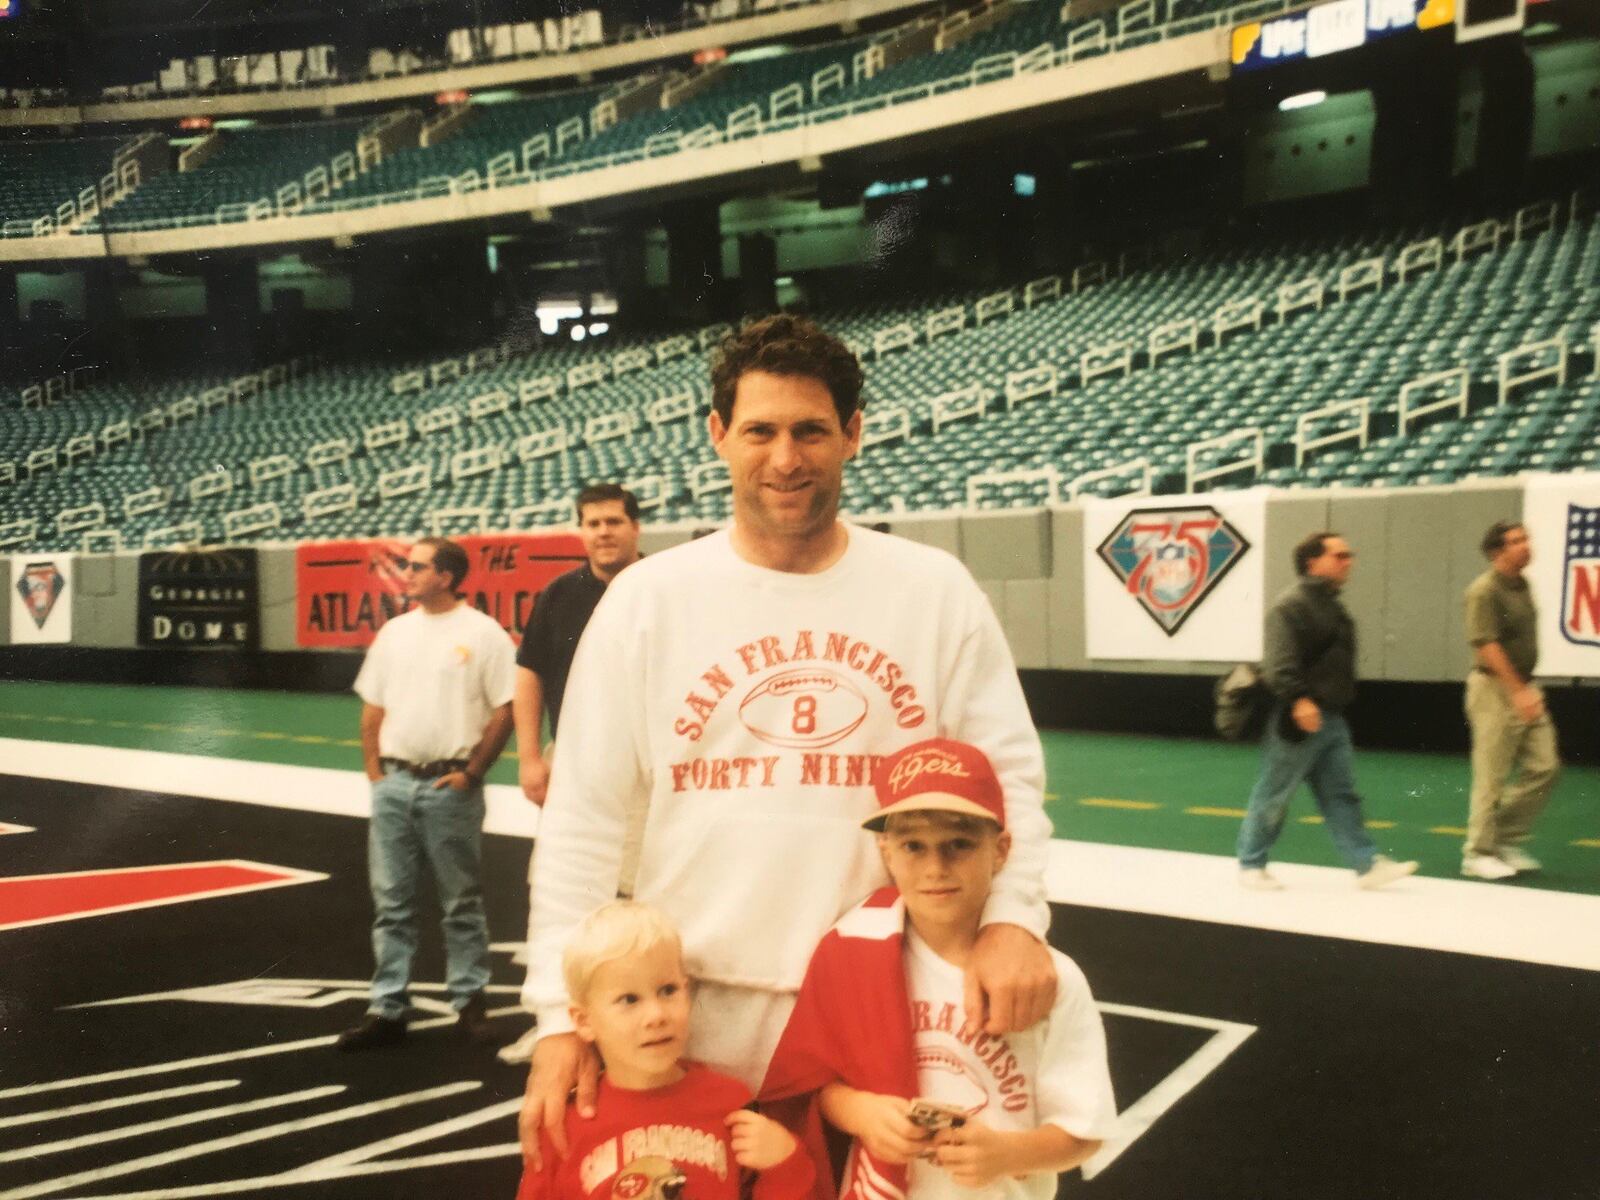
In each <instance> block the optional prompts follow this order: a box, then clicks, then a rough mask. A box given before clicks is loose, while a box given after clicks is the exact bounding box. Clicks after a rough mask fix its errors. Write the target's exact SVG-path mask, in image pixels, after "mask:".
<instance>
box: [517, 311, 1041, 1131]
mask: <svg viewBox="0 0 1600 1200" xmlns="http://www.w3.org/2000/svg"><path fill="white" fill-rule="evenodd" d="M861 384H862V377H861V369H860V366H859V364H858V363H857V362H856V359H855V356H854V355H853V354H852V353H851V352H850V350H849V349H848V348H847V347H846V346H845V345H844V344H843V343H842V342H840V341H839V340H838V339H836V338H833V337H831V336H830V335H828V334H826V333H824V332H823V331H822V330H820V329H818V328H817V327H816V326H815V325H813V324H812V323H811V322H809V321H807V320H805V319H803V318H799V317H793V316H789V315H783V314H780V315H778V316H774V317H768V318H766V319H764V320H761V321H757V322H754V323H752V324H749V325H747V326H745V327H744V328H743V329H742V330H740V331H739V333H737V334H735V335H732V336H730V337H729V338H728V339H727V340H726V341H725V342H724V343H723V345H722V347H721V351H720V353H719V356H718V359H717V362H716V363H715V365H714V366H713V368H712V407H713V411H712V413H711V416H710V418H709V429H710V436H711V442H712V445H713V446H714V447H715V449H716V452H717V454H718V455H719V456H720V457H721V458H722V459H723V460H724V461H725V462H726V463H727V464H728V467H729V471H730V473H731V476H732V481H733V524H732V527H731V528H730V529H728V530H726V531H723V532H720V533H717V534H714V535H712V536H709V537H705V538H702V539H700V540H698V541H695V542H691V543H689V544H687V545H684V546H680V547H677V548H675V549H672V550H669V551H667V552H665V553H661V554H657V555H653V556H651V557H650V558H647V559H645V560H643V561H641V562H639V563H637V564H635V565H634V566H632V567H630V568H629V569H628V570H627V571H626V572H624V573H623V574H622V575H620V576H619V577H618V578H617V580H616V581H615V582H614V583H613V584H612V585H611V586H610V587H609V588H608V589H607V591H606V594H605V596H604V598H603V599H602V600H601V602H600V604H599V607H598V608H597V609H596V610H595V613H594V616H593V618H592V619H591V621H590V623H589V626H588V628H587V630H586V631H585V633H584V637H583V640H582V642H581V643H580V644H579V647H578V653H577V657H576V660H575V661H574V663H573V668H572V675H571V677H570V679H569V681H568V685H567V692H566V697H565V700H564V704H563V709H562V722H561V738H562V746H561V754H560V755H559V756H558V758H557V760H556V765H555V770H554V773H553V775H552V778H551V781H550V789H549V797H548V800H547V802H546V805H545V809H544V814H543V817H542V819H541V825H540V830H539V836H538V839H537V841H536V846H535V854H536V858H535V867H534V875H533V878H534V884H533V894H532V900H531V904H532V918H531V922H530V928H531V934H530V944H529V953H528V961H529V968H528V978H527V983H526V985H525V987H524V989H523V1003H524V1004H525V1005H526V1006H527V1007H529V1008H531V1009H532V1010H533V1011H534V1013H535V1014H536V1016H537V1018H538V1030H539V1035H540V1040H539V1042H538V1044H537V1046H536V1048H535V1051H534V1057H533V1067H532V1071H531V1072H530V1075H529V1080H528V1089H527V1095H526V1097H525V1100H524V1103H523V1108H522V1118H521V1122H520V1127H521V1134H522V1145H523V1153H524V1155H525V1156H526V1157H527V1158H528V1159H529V1160H530V1161H536V1160H537V1159H538V1155H539V1151H538V1132H539V1130H540V1129H541V1128H544V1129H547V1130H549V1132H550V1134H551V1136H552V1139H553V1140H554V1141H555V1143H556V1145H557V1147H558V1149H564V1148H563V1147H561V1144H560V1143H561V1140H562V1138H561V1134H562V1132H563V1124H562V1113H563V1111H564V1110H565V1108H566V1106H567V1103H568V1097H569V1095H571V1094H572V1091H573V1089H574V1088H576V1089H577V1090H576V1096H575V1098H574V1100H573V1103H575V1104H576V1105H577V1108H578V1111H579V1113H580V1115H583V1116H587V1115H590V1114H592V1112H593V1109H594V1097H595V1077H596V1071H597V1063H596V1061H595V1059H594V1056H593V1053H592V1051H591V1050H589V1049H587V1048H586V1047H585V1046H584V1044H583V1043H581V1042H580V1041H579V1040H578V1038H577V1036H576V1035H575V1034H574V1033H573V1032H572V1023H571V1020H570V1018H569V1017H568V1014H567V1007H568V998H567V996H566V994H565V990H564V988H563V986H562V982H561V969H560V963H561V951H562V948H563V946H564V945H565V943H566V941H567V939H568V937H569V936H570V934H571V933H572V931H573V930H574V929H575V928H576V927H577V925H578V923H579V922H580V921H581V920H582V919H583V918H584V917H585V916H586V915H587V914H588V913H589V912H590V911H592V910H593V909H595V908H597V907H598V906H599V905H601V904H603V903H606V902H607V901H609V900H611V899H612V898H613V897H614V896H615V895H616V890H617V881H618V875H619V870H620V866H621V858H622V849H623V842H624V832H625V830H626V828H627V821H628V816H629V813H630V811H631V810H633V809H636V808H637V807H638V806H639V805H645V806H647V817H646V824H645V832H644V845H643V850H642V854H641V861H640V863H639V868H638V873H637V877H636V879H635V885H634V895H635V897H636V898H638V899H640V900H643V901H646V902H648V903H651V904H654V905H656V906H658V907H660V908H661V909H662V910H664V911H665V912H666V913H667V914H668V915H669V916H671V917H672V918H673V920H674V922H675V923H676V924H677V925H678V927H679V928H680V929H681V931H682V933H683V940H684V951H685V955H686V960H687V962H688V963H689V964H690V969H691V971H692V973H693V976H694V980H695V997H694V1001H695V1007H694V1013H693V1019H692V1021H691V1041H690V1045H689V1055H690V1057H691V1058H694V1059H696V1060H698V1061H700V1062H703V1063H705V1064H707V1065H708V1066H711V1067H714V1068H715V1069H717V1070H721V1071H724V1072H727V1073H729V1074H731V1075H734V1076H736V1077H738V1078H740V1079H743V1080H744V1081H745V1082H746V1083H747V1084H749V1085H750V1086H751V1087H752V1088H753V1087H756V1086H758V1085H759V1083H760V1081H761V1078H762V1076H763V1074H764V1073H765V1070H766V1066H767V1062H768V1060H769V1059H770V1058H771V1055H772V1051H773V1048H774V1047H775V1045H776V1044H777V1040H778V1038H779V1036H780V1035H781V1033H782V1032H783V1028H784V1024H785V1022H786V1021H787V1019H788V1015H789V1012H790V1010H791V1009H792V1008H793V1005H794V998H795V994H796V992H797V991H798V989H799V986H800V982H801V979H802V978H803V976H804V973H805V968H806V963H807V961H808V960H809V958H810V955H811V952H812V950H813V949H814V948H815V947H816V944H817V942H818V940H819V939H820V938H821V937H822V935H823V934H824V933H826V932H827V930H828V929H829V928H830V927H831V926H832V925H833V923H834V922H835V921H837V920H838V918H839V917H840V916H841V915H842V914H843V913H844V912H845V911H846V910H847V909H849V908H850V907H851V906H852V905H854V904H856V903H858V902H859V901H860V900H862V899H863V898H864V897H865V896H867V895H868V894H869V893H870V892H872V891H873V890H874V889H876V888H877V887H880V886H882V885H883V884H884V883H885V882H887V879H886V877H885V875H884V873H883V867H882V864H881V862H880V861H879V859H878V857H877V855H876V852H875V849H874V846H873V844H872V839H871V838H866V837H863V836H862V835H861V830H860V824H861V821H862V820H863V819H865V817H867V816H868V815H870V813H871V812H872V811H873V805H874V795H873V789H872V773H873V770H874V769H875V767H876V764H877V763H878V762H879V761H880V760H881V759H882V758H883V757H884V756H886V755H888V754H890V753H892V752H894V751H895V750H898V749H899V748H900V747H902V746H904V745H907V744H909V743H911V742H915V741H919V740H922V739H925V738H929V737H950V738H958V739H961V740H963V741H966V742H970V743H972V744H974V745H976V746H979V747H980V748H981V749H983V751H984V752H985V753H986V754H987V755H988V756H989V759H990V761H991V762H992V763H993V764H994V766H995V768H996V771H997V772H998V774H999V776H1000V779H1001V782H1002V784H1003V786H1004V790H1005V802H1006V825H1007V827H1008V828H1009V829H1011V830H1012V834H1013V838H1014V845H1013V849H1012V853H1011V858H1010V861H1009V863H1008V864H1007V865H1006V867H1005V869H1004V870H1003V871H1002V872H1001V874H1000V875H999V876H998V877H997V878H996V880H995V887H994V891H993V894H992V895H991V897H990V900H989V903H988V905H987V907H986V909H985V913H984V925H983V930H982V932H981V934H980V935H979V940H978V944H977V948H976V950H975V953H974V956H973V960H972V965H971V966H970V968H969V969H968V971H967V973H966V989H965V991H966V1012H967V1016H968V1019H969V1020H970V1021H972V1022H973V1023H974V1024H978V1025H982V1026H984V1027H985V1028H986V1029H987V1030H988V1031H989V1032H990V1033H993V1034H999V1033H1003V1032H1011V1031H1015V1030H1020V1029H1026V1028H1028V1027H1030V1026H1032V1025H1033V1024H1035V1023H1036V1022H1037V1021H1038V1020H1039V1019H1040V1018H1042V1017H1043V1016H1044V1015H1045V1014H1046V1013H1047V1012H1048V1011H1049V1009H1050V1005H1051V1002H1052V1001H1053V999H1054V996H1055V978H1056V977H1055V972H1054V969H1053V968H1052V966H1051V961H1050V955H1049V951H1048V949H1047V948H1046V945H1045V943H1044V940H1043V939H1044V935H1045V931H1046V929H1047V927H1048V924H1049V911H1048V907H1047V905H1046V902H1045V891H1044V866H1045V858H1046V852H1047V848H1048V843H1049V838H1050V823H1049V821H1048V819H1047V818H1046V817H1045V815H1044V809H1043V786H1044V764H1043V756H1042V754H1041V751H1040V746H1039V738H1038V735H1037V733H1036V732H1035V731H1034V728H1033V724H1032V722H1031V720H1030V718H1029V715H1028V710H1027V707H1026V705H1025V703H1024V701H1023V697H1022V690H1021V686H1020V684H1019V683H1018V680H1017V674H1016V669H1015V666H1014V664H1013V662H1012V658H1011V653H1010V651H1009V649H1008V648H1007V645H1006V642H1005V638H1004V635H1003V634H1002V632H1001V630H1000V626H999V623H998V622H997V621H996V619H995V616H994V612H993V610H992V609H991V608H990V606H989V604H988V601H987V599H986V597H985V596H984V595H983V593H982V591H981V590H980V589H979V588H978V586H977V584H976V583H975V582H973V580H972V577H971V576H970V575H969V574H968V573H967V571H966V568H965V567H963V566H962V565H961V563H960V562H959V561H957V560H956V559H955V558H953V557H951V556H950V555H948V554H945V553H944V552H942V551H939V550H935V549H931V548H929V547H926V546H921V545H918V544H916V543H913V542H909V541H905V540H903V539H901V538H896V537H892V536H889V535H887V534H882V533H874V532H872V531H870V530H866V529H861V528H859V527H856V526H850V525H846V524H845V523H843V522H841V521H840V520H839V495H840V491H841V488H842V484H843V472H844V464H845V463H846V462H847V461H848V460H849V459H850V458H852V457H853V456H854V455H855V453H856V451H857V450H858V449H859V447H860V443H861V412H860V407H861V399H860V397H861Z"/></svg>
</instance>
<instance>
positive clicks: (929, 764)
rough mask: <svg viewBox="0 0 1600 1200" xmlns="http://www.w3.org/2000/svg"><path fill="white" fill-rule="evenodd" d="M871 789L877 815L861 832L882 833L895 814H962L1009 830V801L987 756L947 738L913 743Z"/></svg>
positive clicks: (887, 763)
mask: <svg viewBox="0 0 1600 1200" xmlns="http://www.w3.org/2000/svg"><path fill="white" fill-rule="evenodd" d="M872 788H873V791H874V792H875V793H877V797H878V811H877V812H876V813H874V814H873V815H872V816H871V817H869V818H868V819H867V820H865V821H863V822H861V826H862V828H863V829H870V830H872V831H873V832H875V833H882V832H883V827H884V823H885V822H886V821H887V820H888V819H889V818H890V817H891V816H893V815H894V814H895V813H903V812H927V811H930V810H933V811H937V812H954V813H964V814H965V815H967V816H969V817H986V818H988V819H989V820H991V821H995V822H998V823H999V825H1000V828H1001V829H1004V828H1005V827H1006V802H1005V796H1004V794H1003V793H1002V792H1001V790H1000V780H999V779H998V778H996V776H995V773H994V767H993V766H991V765H990V763H989V758H988V755H986V754H984V752H983V751H982V750H979V749H978V748H977V747H976V746H970V745H968V744H967V743H966V742H957V741H952V740H951V739H949V738H929V739H928V740H927V741H925V742H913V743H912V744H911V745H909V746H907V747H906V748H905V749H903V750H899V751H897V752H895V753H894V754H891V755H890V756H889V757H888V758H886V759H884V760H883V762H881V763H880V764H879V765H878V770H877V774H876V775H875V777H874V778H873V782H872Z"/></svg>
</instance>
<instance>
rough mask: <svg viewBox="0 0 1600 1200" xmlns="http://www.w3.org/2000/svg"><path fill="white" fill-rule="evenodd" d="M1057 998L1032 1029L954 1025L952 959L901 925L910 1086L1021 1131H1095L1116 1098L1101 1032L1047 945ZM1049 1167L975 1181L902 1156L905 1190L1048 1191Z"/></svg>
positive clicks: (994, 1199) (959, 1198) (944, 1193)
mask: <svg viewBox="0 0 1600 1200" xmlns="http://www.w3.org/2000/svg"><path fill="white" fill-rule="evenodd" d="M1050 957H1051V959H1052V960H1053V961H1054V963H1055V968H1056V979H1057V989H1056V1002H1055V1004H1054V1006H1053V1007H1052V1008H1051V1009H1050V1015H1049V1016H1047V1017H1046V1018H1045V1019H1044V1020H1043V1021H1041V1022H1039V1023H1038V1024H1037V1025H1035V1026H1034V1027H1033V1028H1031V1029H1025V1030H1023V1031H1022V1032H1021V1033H1008V1034H1005V1035H1004V1036H1000V1037H992V1036H990V1035H989V1034H986V1033H983V1032H979V1033H977V1034H975V1035H969V1034H968V1033H966V1032H965V1031H964V1029H963V1026H964V1024H965V1020H964V1018H963V1015H962V1002H963V993H962V972H961V968H960V967H958V966H955V965H954V964H952V963H949V962H946V961H945V960H944V959H942V958H940V957H939V956H938V955H937V954H935V953H934V951H933V949H932V948H931V947H930V946H929V945H928V943H927V942H925V941H923V940H922V938H920V937H918V936H917V933H916V930H914V929H912V928H910V927H909V926H907V928H906V940H905V964H906V992H907V994H908V995H909V996H910V1000H911V1031H912V1039H913V1044H914V1045H915V1046H916V1055H917V1094H918V1095H919V1096H920V1097H922V1098H923V1099H924V1100H937V1101H939V1102H940V1103H942V1104H949V1105H953V1106H954V1107H956V1108H959V1109H961V1110H962V1111H963V1112H965V1113H966V1114H967V1115H968V1116H969V1117H971V1118H973V1119H974V1120H978V1121H982V1122H983V1123H984V1124H985V1125H987V1126H989V1128H991V1129H999V1130H1004V1131H1008V1132H1024V1131H1027V1130H1030V1129H1038V1128H1039V1127H1040V1126H1041V1125H1055V1126H1058V1127H1060V1128H1061V1129H1064V1130H1066V1131H1067V1132H1068V1133H1070V1134H1072V1135H1073V1136H1074V1137H1079V1138H1083V1139H1085V1140H1087V1141H1103V1140H1105V1139H1106V1138H1108V1137H1110V1136H1111V1135H1112V1134H1113V1133H1114V1132H1115V1129H1116V1120H1117V1106H1116V1102H1115V1101H1114V1099H1113V1098H1112V1092H1111V1074H1110V1071H1109V1069H1108V1067H1107V1065H1106V1035H1105V1029H1104V1027H1103V1025H1102V1024H1101V1021H1100V1013H1099V1011H1098V1010H1097V1009H1096V1008H1095V1006H1094V997H1093V996H1092V995H1091V994H1090V992H1089V983H1088V980H1086V979H1085V978H1084V977H1083V972H1082V971H1080V970H1079V969H1078V965H1077V964H1076V963H1074V962H1073V961H1072V960H1071V959H1070V958H1068V957H1067V956H1066V955H1064V954H1062V953H1060V952H1059V951H1057V950H1051V952H1050ZM1055 1194H1056V1175H1055V1174H1054V1173H1053V1172H1048V1171H1045V1172H1036V1173H1034V1174H1032V1175H1025V1176H1022V1177H1021V1178H1017V1179H1002V1180H997V1181H996V1182H994V1183H992V1184H990V1185H989V1186H988V1187H986V1188H983V1189H980V1190H977V1191H974V1190H973V1189H971V1188H967V1187H963V1186H961V1185H960V1184H958V1183H957V1182H956V1181H955V1180H954V1179H952V1178H951V1177H950V1174H949V1173H948V1172H947V1171H945V1170H944V1169H943V1168H942V1167H939V1166H937V1165H935V1164H933V1163H931V1162H927V1161H924V1160H921V1159H918V1160H915V1161H914V1162H912V1164H911V1174H910V1187H909V1189H908V1192H907V1196H908V1198H909V1200H978V1198H979V1197H987V1198H989V1200H1050V1198H1051V1197H1053V1196H1054V1195H1055Z"/></svg>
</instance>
